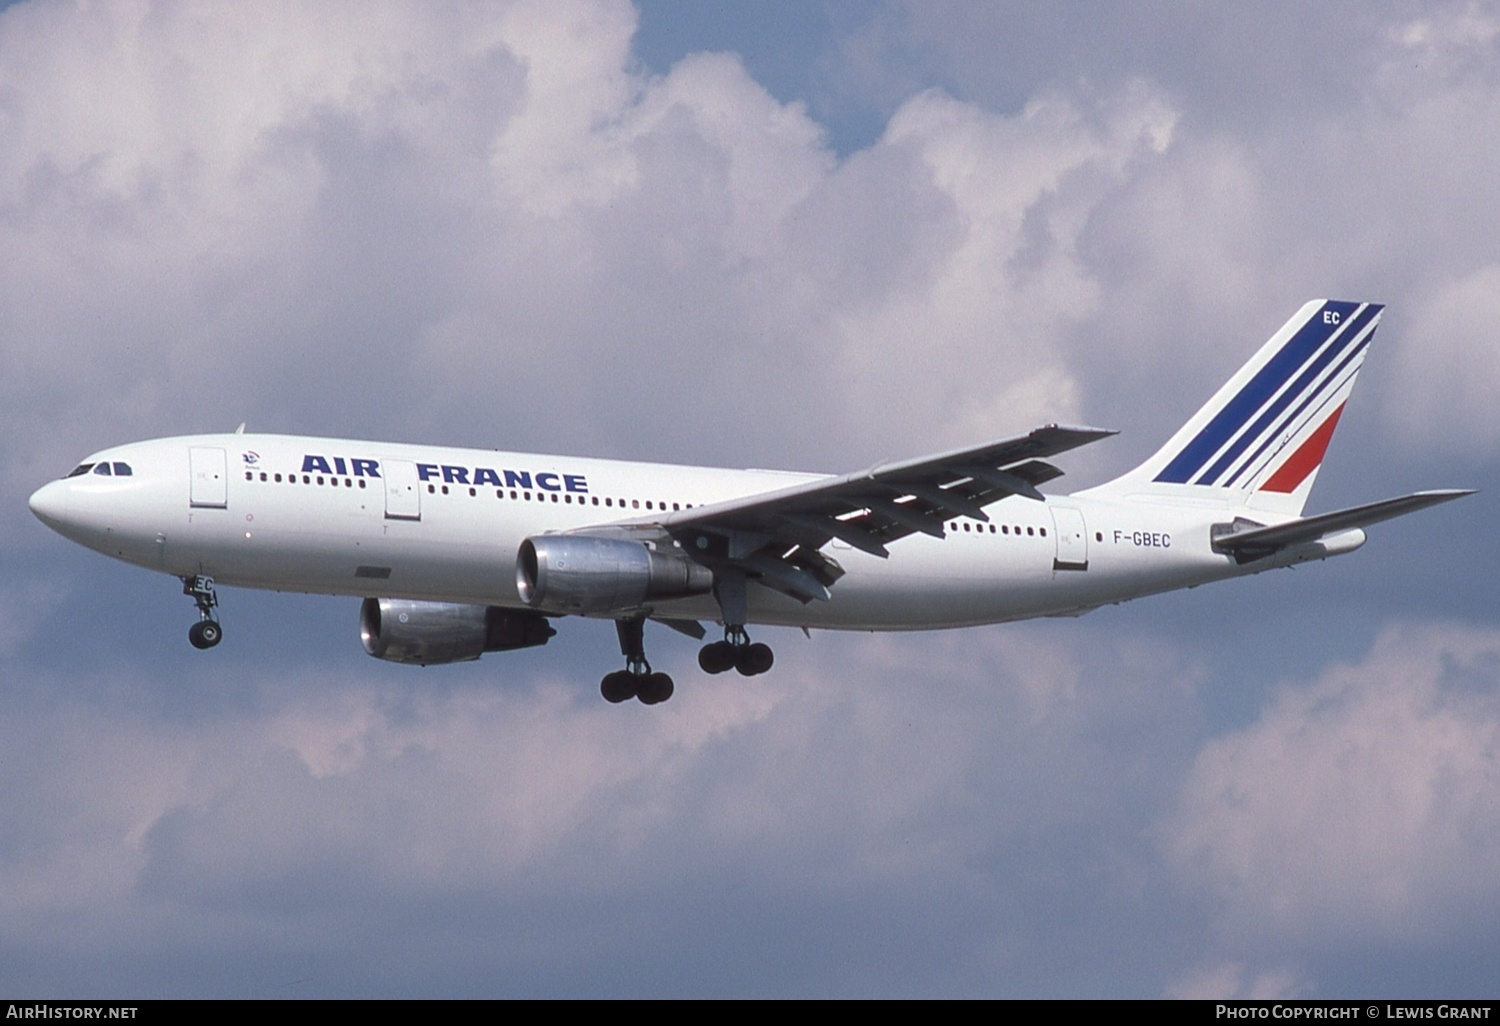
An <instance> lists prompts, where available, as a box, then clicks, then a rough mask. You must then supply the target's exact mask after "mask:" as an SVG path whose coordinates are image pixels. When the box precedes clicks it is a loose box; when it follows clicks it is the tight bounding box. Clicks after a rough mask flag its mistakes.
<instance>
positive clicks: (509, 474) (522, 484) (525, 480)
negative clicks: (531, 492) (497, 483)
mask: <svg viewBox="0 0 1500 1026" xmlns="http://www.w3.org/2000/svg"><path fill="white" fill-rule="evenodd" d="M505 487H507V488H530V487H531V475H530V474H529V473H526V472H524V471H523V472H522V473H519V474H518V473H516V472H515V471H514V470H507V471H506V472H505Z"/></svg>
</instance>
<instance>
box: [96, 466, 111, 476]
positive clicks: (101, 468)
mask: <svg viewBox="0 0 1500 1026" xmlns="http://www.w3.org/2000/svg"><path fill="white" fill-rule="evenodd" d="M94 473H96V474H103V475H104V476H105V477H108V476H109V464H108V463H101V464H99V465H98V466H97V467H95V468H94Z"/></svg>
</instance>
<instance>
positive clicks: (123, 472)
mask: <svg viewBox="0 0 1500 1026" xmlns="http://www.w3.org/2000/svg"><path fill="white" fill-rule="evenodd" d="M130 476H131V470H130V464H129V463H116V464H115V477H130Z"/></svg>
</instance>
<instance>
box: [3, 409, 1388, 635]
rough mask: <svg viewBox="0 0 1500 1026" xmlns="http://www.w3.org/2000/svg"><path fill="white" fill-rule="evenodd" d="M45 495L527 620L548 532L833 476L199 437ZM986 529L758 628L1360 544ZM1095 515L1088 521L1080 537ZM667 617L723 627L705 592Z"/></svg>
mask: <svg viewBox="0 0 1500 1026" xmlns="http://www.w3.org/2000/svg"><path fill="white" fill-rule="evenodd" d="M89 462H90V463H94V464H98V463H109V464H111V465H112V466H113V465H115V464H118V463H123V464H126V465H127V466H128V467H129V470H130V473H129V475H128V476H124V475H115V474H111V475H110V476H101V475H100V474H97V473H92V472H90V473H84V474H81V475H78V476H74V477H69V478H66V479H63V480H60V481H55V482H52V483H51V484H48V485H46V486H44V487H43V488H42V489H40V490H39V491H38V492H37V493H36V494H35V495H34V496H33V497H32V500H31V502H32V508H33V509H34V510H35V511H36V512H37V515H38V516H39V517H41V518H42V519H43V520H44V521H45V522H46V523H48V525H49V526H51V527H53V528H54V529H55V530H57V531H59V532H60V533H62V534H64V535H65V536H67V537H69V538H71V539H73V540H74V541H77V542H79V543H81V544H83V545H86V546H88V547H90V548H93V549H96V550H98V551H100V552H102V553H104V554H106V555H109V556H112V557H115V558H118V559H122V560H124V561H126V562H129V563H134V564H136V565H138V566H143V567H147V568H148V569H152V570H158V571H161V572H164V573H169V574H173V575H176V576H179V577H182V576H191V575H195V574H206V575H210V576H212V577H214V578H215V579H216V580H218V581H219V582H220V583H222V584H230V585H240V586H243V587H250V588H267V589H275V590H281V591H301V592H311V593H324V594H337V595H358V596H378V597H385V598H405V599H414V600H429V601H437V602H461V603H475V604H483V605H494V606H503V607H512V608H525V603H524V602H522V600H521V598H520V596H519V594H518V592H517V585H516V572H515V565H516V553H517V549H518V548H519V546H520V545H521V542H522V541H523V540H524V539H525V538H527V537H529V536H534V535H541V534H546V533H549V532H561V531H569V530H573V529H576V528H584V527H589V526H597V525H603V524H609V523H612V522H615V521H622V520H629V521H631V522H636V523H639V522H641V521H645V520H659V521H663V522H668V523H669V522H670V518H671V517H672V514H673V513H674V512H677V511H681V510H685V509H687V508H689V507H690V506H691V507H697V506H701V505H704V504H708V503H714V502H720V501H724V500H728V499H733V498H738V497H743V496H747V495H755V494H759V493H763V492H768V491H773V490H776V489H781V488H785V487H787V486H788V485H792V484H797V483H800V482H805V481H810V480H815V479H817V478H819V477H820V476H821V475H813V474H787V473H781V472H774V471H760V470H720V469H709V468H702V467H685V466H672V465H663V464H651V463H629V462H622V461H614V460H599V459H582V458H574V457H561V456H541V455H532V454H523V453H509V452H500V451H490V450H473V449H452V448H440V447H432V446H417V445H400V444H387V443H377V442H363V441H351V440H340V439H323V438H302V437H295V436H277V435H248V434H230V435H203V436H195V437H187V438H170V439H161V440H157V441H150V442H140V443H135V444H131V445H124V446H120V447H118V448H114V449H110V450H106V451H104V452H100V453H97V454H95V455H93V456H91V457H89ZM987 512H988V514H989V517H990V520H989V522H988V523H985V522H983V521H980V520H975V519H969V518H962V519H959V520H955V521H950V522H949V524H948V525H947V534H946V537H944V538H942V539H938V538H933V537H929V536H927V535H921V534H918V535H912V536H910V537H906V538H903V539H900V540H899V541H896V542H893V543H892V545H891V549H890V556H889V558H886V559H882V558H880V557H878V556H874V555H870V554H867V553H865V552H862V551H859V550H857V549H853V548H850V547H848V546H846V545H844V544H843V543H842V542H838V541H834V542H832V543H830V544H829V545H828V546H827V548H826V549H825V552H826V553H827V554H828V555H830V556H832V557H833V558H834V559H835V560H836V561H837V562H838V564H839V565H840V566H841V567H842V568H843V569H844V570H845V575H844V576H843V577H842V578H841V579H839V580H838V582H837V583H836V584H835V586H834V587H833V588H832V589H831V593H832V598H831V599H830V600H828V601H812V602H809V603H806V604H804V603H802V602H799V601H797V600H795V599H792V598H789V597H787V596H785V595H783V594H781V593H779V592H776V591H772V590H771V589H769V588H766V587H761V586H752V587H751V588H750V589H749V595H748V613H749V617H748V619H749V622H751V623H761V624H779V625H787V626H798V627H809V628H831V629H845V630H921V629H929V628H942V627H960V626H968V625H973V624H983V623H995V622H1000V621H1005V620H1017V619H1023V618H1026V617H1033V616H1050V615H1066V614H1069V613H1076V612H1079V611H1082V610H1086V609H1089V608H1092V607H1094V606H1098V605H1102V604H1105V603H1112V602H1120V601H1123V600H1125V599H1130V598H1134V597H1137V596H1141V595H1148V594H1153V593H1157V592H1162V591H1168V590H1171V589H1175V588H1182V587H1189V586H1192V585H1196V584H1201V583H1204V582H1207V581H1212V580H1218V579H1223V578H1228V577H1235V576H1240V575H1242V574H1245V573H1249V572H1255V571H1259V570H1263V569H1267V568H1269V567H1271V566H1284V565H1287V564H1289V563H1294V562H1301V561H1305V560H1308V559H1319V558H1323V557H1325V556H1328V555H1332V554H1335V553H1337V552H1342V551H1348V550H1349V549H1352V548H1354V547H1357V546H1358V544H1359V543H1360V542H1361V541H1362V540H1363V535H1362V534H1361V533H1360V532H1357V531H1355V532H1349V533H1348V534H1346V535H1343V536H1340V538H1338V539H1334V540H1333V541H1337V542H1339V544H1333V541H1330V542H1318V543H1313V544H1309V545H1305V546H1301V547H1299V548H1296V549H1294V550H1288V551H1287V552H1284V553H1281V554H1279V555H1278V556H1277V557H1276V558H1275V559H1267V560H1262V561H1259V562H1257V563H1254V564H1252V565H1251V566H1246V567H1241V566H1239V565H1237V564H1236V563H1235V561H1234V560H1233V559H1232V558H1230V557H1229V556H1227V555H1223V554H1220V553H1217V552H1215V551H1214V550H1213V548H1212V546H1211V544H1210V529H1211V527H1212V525H1213V524H1215V523H1222V522H1223V521H1225V519H1226V515H1225V511H1224V509H1223V508H1222V507H1221V506H1213V505H1211V504H1205V505H1199V504H1194V503H1187V502H1184V503H1179V504H1175V505H1162V504H1147V503H1143V502H1137V501H1133V500H1129V499H1125V500H1113V501H1106V500H1102V499H1097V498H1091V497H1088V496H1087V495H1079V496H1048V497H1047V500H1046V501H1045V502H1037V501H1035V500H1033V499H1028V498H1025V497H1022V496H1011V497H1009V498H1006V499H1003V500H1001V501H999V502H996V503H994V504H993V505H991V506H989V507H988V510H987ZM1080 518H1081V521H1080ZM653 612H654V615H658V616H663V617H674V618H683V619H687V618H692V619H703V620H718V619H720V613H719V609H718V605H717V603H716V601H715V600H714V598H713V597H712V596H709V595H704V596H699V597H696V598H691V599H679V600H675V601H671V602H665V603H661V604H659V605H658V606H657V607H656V608H655V609H654V610H653Z"/></svg>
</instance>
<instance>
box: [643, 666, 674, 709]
mask: <svg viewBox="0 0 1500 1026" xmlns="http://www.w3.org/2000/svg"><path fill="white" fill-rule="evenodd" d="M673 690H675V689H674V688H673V686H672V678H671V677H668V676H667V675H666V674H665V673H653V674H651V675H649V676H647V677H646V678H645V679H644V680H642V681H641V682H640V687H639V690H638V691H637V692H636V696H635V697H637V698H639V699H640V700H641V704H642V705H657V704H658V703H661V702H665V701H666V700H667V699H669V698H671V697H672V692H673Z"/></svg>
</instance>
